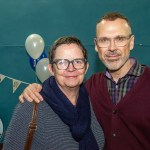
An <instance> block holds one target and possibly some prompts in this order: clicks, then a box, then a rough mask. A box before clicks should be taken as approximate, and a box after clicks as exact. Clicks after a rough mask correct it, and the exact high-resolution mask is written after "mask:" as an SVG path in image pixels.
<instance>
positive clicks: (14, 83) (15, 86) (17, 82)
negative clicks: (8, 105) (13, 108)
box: [0, 74, 30, 93]
mask: <svg viewBox="0 0 150 150" xmlns="http://www.w3.org/2000/svg"><path fill="white" fill-rule="evenodd" d="M5 78H8V79H10V80H12V87H13V88H12V89H13V93H15V91H16V90H17V89H18V87H19V86H20V84H21V83H23V84H30V83H27V82H24V81H20V80H17V79H14V78H11V77H8V76H5V75H3V74H0V83H2V81H3V80H4V79H5Z"/></svg>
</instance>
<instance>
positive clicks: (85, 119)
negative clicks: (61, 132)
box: [41, 76, 99, 150]
mask: <svg viewBox="0 0 150 150" xmlns="http://www.w3.org/2000/svg"><path fill="white" fill-rule="evenodd" d="M41 95H42V96H43V98H44V100H45V101H46V102H47V103H48V104H49V106H50V107H51V108H52V109H53V111H54V112H55V113H56V114H57V115H58V116H59V117H60V118H61V120H62V121H63V122H64V123H65V124H66V125H68V126H69V128H70V132H71V135H72V137H73V138H74V139H75V140H76V141H77V142H79V150H99V148H98V144H97V142H96V140H95V137H94V135H93V132H92V130H91V111H90V102H89V98H88V94H87V91H86V89H85V87H84V85H81V87H80V90H79V97H78V100H77V104H76V106H73V105H72V103H71V102H70V101H69V99H68V98H67V97H66V96H65V94H64V93H63V92H62V91H61V90H60V88H59V87H58V85H57V83H56V81H55V78H54V77H53V76H51V77H50V78H49V79H47V80H46V81H45V82H44V83H43V88H42V91H41Z"/></svg>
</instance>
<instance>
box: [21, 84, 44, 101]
mask: <svg viewBox="0 0 150 150" xmlns="http://www.w3.org/2000/svg"><path fill="white" fill-rule="evenodd" d="M41 89H42V87H41V85H40V84H37V83H33V84H30V85H29V86H27V87H26V88H25V89H24V91H23V93H22V94H21V95H20V96H19V101H20V102H21V103H23V102H24V100H25V99H26V100H27V101H29V102H33V101H35V102H37V103H39V102H40V101H42V100H43V97H42V96H41V95H40V94H39V92H40V91H41Z"/></svg>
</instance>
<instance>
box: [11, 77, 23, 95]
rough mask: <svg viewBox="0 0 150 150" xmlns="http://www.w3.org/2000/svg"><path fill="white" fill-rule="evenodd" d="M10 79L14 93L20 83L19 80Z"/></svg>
mask: <svg viewBox="0 0 150 150" xmlns="http://www.w3.org/2000/svg"><path fill="white" fill-rule="evenodd" d="M12 80H13V93H14V92H15V91H16V90H17V88H18V87H19V85H20V84H21V81H19V80H16V79H12Z"/></svg>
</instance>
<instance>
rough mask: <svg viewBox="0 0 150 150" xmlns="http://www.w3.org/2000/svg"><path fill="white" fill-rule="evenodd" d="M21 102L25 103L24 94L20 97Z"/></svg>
mask: <svg viewBox="0 0 150 150" xmlns="http://www.w3.org/2000/svg"><path fill="white" fill-rule="evenodd" d="M19 101H20V102H21V103H24V98H23V95H22V94H21V95H20V96H19Z"/></svg>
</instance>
